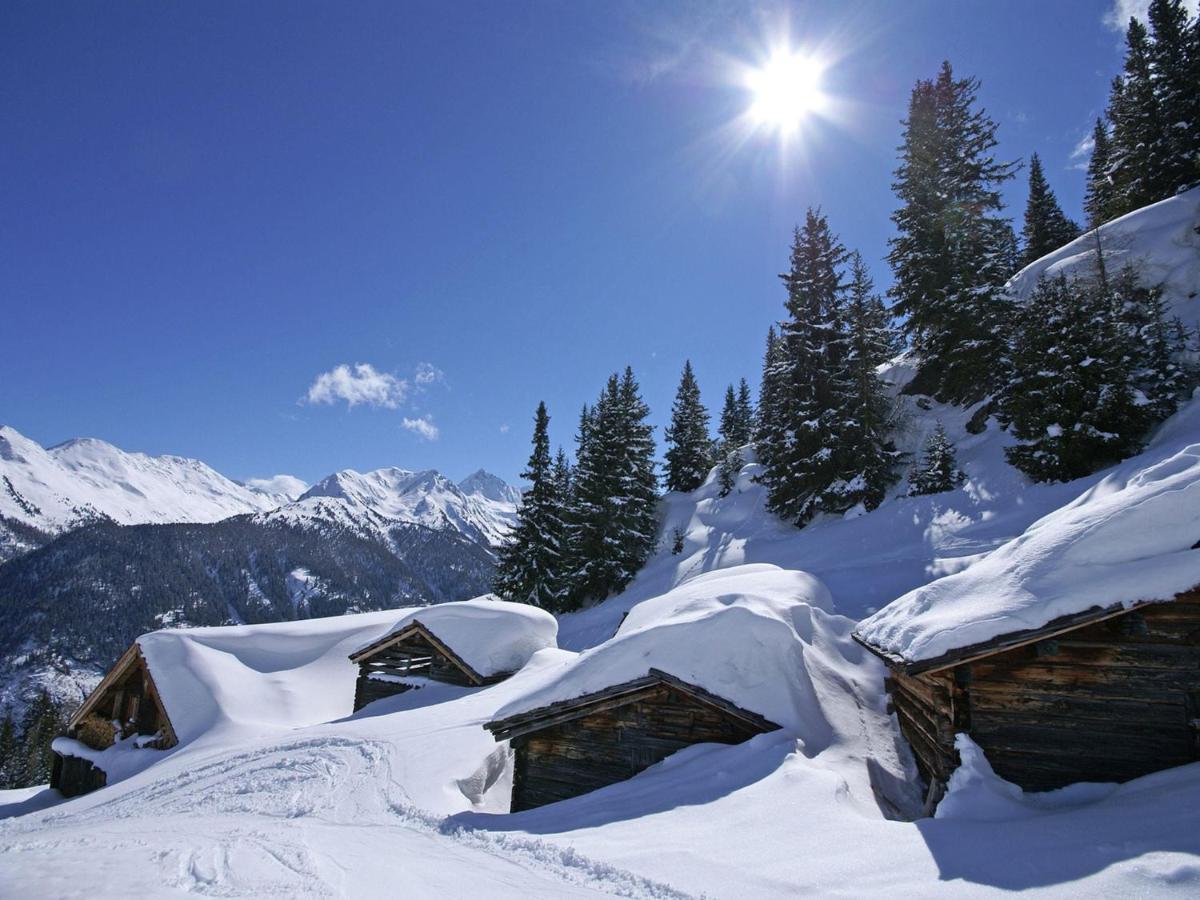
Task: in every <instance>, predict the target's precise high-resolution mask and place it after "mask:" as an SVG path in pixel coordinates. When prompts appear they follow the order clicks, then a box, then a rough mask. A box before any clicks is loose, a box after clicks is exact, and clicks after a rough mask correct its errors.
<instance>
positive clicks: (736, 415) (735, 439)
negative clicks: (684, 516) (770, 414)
mask: <svg viewBox="0 0 1200 900" xmlns="http://www.w3.org/2000/svg"><path fill="white" fill-rule="evenodd" d="M753 416H754V411H753V408H752V407H751V405H750V386H749V385H748V384H746V379H745V378H743V379H742V380H741V383H740V384H739V385H738V391H737V393H734V390H733V385H732V384H731V385H729V387H727V388H726V389H725V405H724V406H723V407H722V408H721V424H720V428H719V430H718V433H719V434H720V440H719V442H718V444H717V448H718V455H719V457H720V464H719V467H718V469H717V480H718V483H719V484H720V485H721V496H722V497H724V496H725V495H726V494H728V493H729V492H730V491H731V490H733V485H734V482H735V481H736V480H737V475H738V472H740V471H741V470H742V466H743V465H744V464H745V460H744V459H743V458H742V449H741V448H742V447H743V445H745V444H747V443H748V442H749V441H750V436H751V431H752V427H753Z"/></svg>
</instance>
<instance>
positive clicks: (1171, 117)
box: [1147, 0, 1200, 198]
mask: <svg viewBox="0 0 1200 900" xmlns="http://www.w3.org/2000/svg"><path fill="white" fill-rule="evenodd" d="M1147 18H1148V19H1149V20H1150V28H1151V30H1152V31H1153V34H1154V40H1153V43H1152V44H1151V46H1150V52H1149V55H1150V70H1151V80H1152V84H1153V93H1154V99H1155V102H1156V104H1157V107H1158V118H1159V121H1160V123H1161V124H1162V128H1163V134H1162V137H1161V140H1162V144H1161V146H1160V147H1158V148H1156V150H1155V152H1154V154H1153V155H1152V158H1153V159H1155V160H1156V161H1157V162H1158V171H1157V172H1156V173H1155V177H1154V180H1153V183H1152V189H1153V191H1154V194H1155V195H1156V196H1157V197H1159V198H1163V197H1169V196H1171V195H1172V194H1174V193H1175V192H1177V191H1180V190H1183V189H1184V188H1187V187H1191V186H1192V185H1194V184H1196V183H1197V182H1200V19H1196V20H1195V21H1193V22H1191V23H1189V21H1188V13H1187V8H1186V7H1185V6H1184V3H1183V0H1151V2H1150V7H1149V9H1148V11H1147Z"/></svg>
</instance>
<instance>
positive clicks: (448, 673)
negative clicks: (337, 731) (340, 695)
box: [354, 634, 474, 712]
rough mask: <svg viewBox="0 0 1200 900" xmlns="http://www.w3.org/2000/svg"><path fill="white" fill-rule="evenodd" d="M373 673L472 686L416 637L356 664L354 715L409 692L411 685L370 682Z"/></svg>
mask: <svg viewBox="0 0 1200 900" xmlns="http://www.w3.org/2000/svg"><path fill="white" fill-rule="evenodd" d="M373 673H378V674H381V675H399V676H407V675H415V676H419V677H422V678H432V679H433V680H435V681H444V682H446V683H447V684H458V685H463V686H470V685H471V684H473V683H474V682H473V681H472V680H471V678H470V677H469V676H468V675H467V673H466V672H464V671H463V670H462V669H461V668H460V667H459V666H457V665H455V663H453V662H452V661H451V660H450V659H448V658H447V657H446V656H445V654H443V653H442V652H441V651H440V650H438V649H437V648H436V647H434V646H433V644H431V643H430V642H429V641H427V640H426V639H425V638H424V637H422V636H421V635H419V634H415V635H413V636H412V637H409V638H405V639H404V640H403V641H400V642H399V643H396V644H392V645H391V646H389V647H387V648H385V649H383V650H380V651H379V652H378V653H374V654H372V655H371V656H370V657H368V658H366V659H364V660H362V662H360V663H359V666H358V681H357V683H356V684H355V688H354V711H355V712H357V711H358V710H360V709H362V708H363V707H364V706H366V705H367V704H368V703H373V702H374V701H376V700H380V699H382V698H384V697H392V696H395V695H396V694H402V693H404V692H405V691H408V690H411V689H412V686H411V685H407V684H401V683H399V682H395V681H377V680H374V679H372V678H371V675H372V674H373Z"/></svg>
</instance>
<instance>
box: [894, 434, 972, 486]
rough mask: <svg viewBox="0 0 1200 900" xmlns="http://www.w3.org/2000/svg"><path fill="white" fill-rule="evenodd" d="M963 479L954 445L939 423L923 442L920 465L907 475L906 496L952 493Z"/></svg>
mask: <svg viewBox="0 0 1200 900" xmlns="http://www.w3.org/2000/svg"><path fill="white" fill-rule="evenodd" d="M965 477H966V476H965V475H964V474H963V473H962V471H961V470H960V469H959V468H958V460H957V457H956V454H955V451H954V443H953V442H952V441H951V440H950V437H949V435H947V434H946V429H945V428H944V427H943V426H942V423H941V422H940V421H939V422H938V423H937V425H936V426H935V427H934V429H933V434H931V435H930V436H929V440H928V441H926V442H925V455H924V456H923V458H922V459H921V464H920V465H919V466H916V467H915V468H914V469H913V470H912V471H911V472H910V473H909V475H908V495H909V496H910V497H916V496H920V495H923V494H940V493H942V492H943V491H952V490H954V489H955V488H956V487H958V486H959V485H960V484H962V483H963V479H964V478H965Z"/></svg>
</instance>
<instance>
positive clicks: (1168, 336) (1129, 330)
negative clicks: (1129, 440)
mask: <svg viewBox="0 0 1200 900" xmlns="http://www.w3.org/2000/svg"><path fill="white" fill-rule="evenodd" d="M1112 291H1113V298H1114V301H1115V302H1116V304H1117V310H1118V320H1119V324H1120V327H1121V328H1122V330H1123V336H1122V342H1123V344H1124V345H1125V346H1126V347H1127V348H1128V350H1127V353H1126V359H1127V361H1128V365H1129V368H1130V379H1131V384H1132V386H1133V387H1134V389H1135V390H1136V391H1137V392H1138V396H1137V399H1138V402H1139V403H1140V404H1141V405H1142V406H1143V408H1144V411H1145V412H1146V413H1147V414H1148V415H1149V418H1150V420H1151V421H1152V422H1160V421H1162V420H1163V419H1166V418H1167V417H1169V416H1171V415H1174V413H1175V411H1176V410H1177V409H1178V408H1179V402H1180V400H1182V399H1183V398H1184V397H1186V396H1187V394H1188V393H1189V392H1190V390H1191V387H1192V384H1193V380H1194V373H1192V372H1191V371H1189V370H1188V368H1187V366H1186V364H1185V357H1186V354H1187V332H1186V329H1182V328H1181V323H1178V322H1177V321H1176V322H1170V321H1167V318H1166V307H1165V304H1164V303H1163V298H1162V289H1161V288H1145V287H1142V286H1141V285H1139V284H1138V277H1137V270H1136V269H1135V268H1134V267H1133V266H1125V267H1124V268H1123V269H1122V270H1121V271H1120V272H1119V273H1117V276H1116V277H1115V278H1114V279H1113V282H1112Z"/></svg>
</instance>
